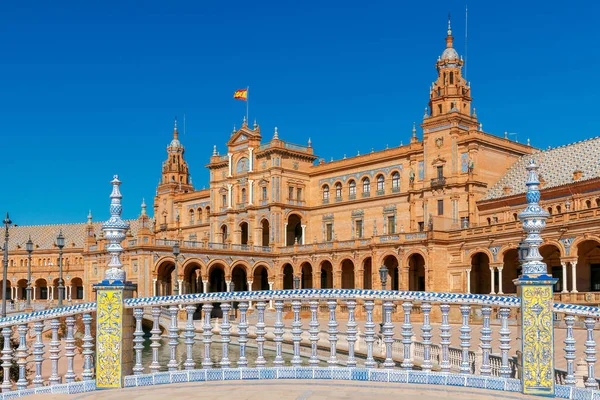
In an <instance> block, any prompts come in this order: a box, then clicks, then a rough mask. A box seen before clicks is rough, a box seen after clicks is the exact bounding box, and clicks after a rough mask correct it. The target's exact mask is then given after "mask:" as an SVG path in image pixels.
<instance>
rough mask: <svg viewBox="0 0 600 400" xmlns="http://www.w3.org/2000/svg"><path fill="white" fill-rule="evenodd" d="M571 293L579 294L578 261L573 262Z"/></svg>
mask: <svg viewBox="0 0 600 400" xmlns="http://www.w3.org/2000/svg"><path fill="white" fill-rule="evenodd" d="M571 279H572V280H573V282H571V293H577V261H571Z"/></svg>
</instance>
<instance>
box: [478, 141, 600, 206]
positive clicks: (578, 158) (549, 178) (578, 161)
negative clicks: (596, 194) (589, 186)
mask: <svg viewBox="0 0 600 400" xmlns="http://www.w3.org/2000/svg"><path fill="white" fill-rule="evenodd" d="M531 159H534V160H535V162H536V164H538V165H539V166H540V169H539V175H540V181H541V182H543V184H542V190H543V189H547V188H552V187H557V186H562V185H566V184H568V183H574V182H582V181H586V180H589V179H594V178H598V177H600V137H595V138H591V139H587V140H582V141H581V142H575V143H572V144H568V145H565V146H560V147H556V148H553V149H549V150H544V151H540V152H539V153H535V154H526V155H524V156H522V157H521V158H520V159H519V160H517V161H516V162H515V163H514V164H513V165H512V166H511V167H510V168H509V169H508V171H507V172H506V174H505V175H504V176H503V177H502V178H500V180H499V181H498V182H496V183H495V184H494V185H493V186H492V187H491V188H490V189H489V190H488V191H487V193H486V194H485V196H483V198H482V199H481V200H482V201H483V200H493V199H499V198H502V197H508V196H514V195H517V194H522V193H525V192H526V191H527V188H526V186H525V182H526V181H527V171H526V170H525V166H526V165H527V163H528V162H529V160H531ZM575 171H580V172H581V177H580V178H579V179H577V180H575V179H574V175H575V174H574V173H575Z"/></svg>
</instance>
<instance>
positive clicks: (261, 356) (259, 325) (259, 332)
mask: <svg viewBox="0 0 600 400" xmlns="http://www.w3.org/2000/svg"><path fill="white" fill-rule="evenodd" d="M265 308H267V303H265V302H264V301H259V302H258V303H256V310H257V311H258V316H257V321H256V347H257V355H256V368H264V367H265V365H266V364H267V360H265V333H266V332H265Z"/></svg>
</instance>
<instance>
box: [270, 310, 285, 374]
mask: <svg viewBox="0 0 600 400" xmlns="http://www.w3.org/2000/svg"><path fill="white" fill-rule="evenodd" d="M273 326H274V328H275V329H274V330H273V333H274V334H275V338H273V341H274V342H275V360H274V361H273V365H275V366H276V367H281V366H283V356H282V355H281V350H282V348H281V347H282V344H283V327H284V326H285V325H284V324H283V300H275V324H274V325H273Z"/></svg>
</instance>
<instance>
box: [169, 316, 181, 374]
mask: <svg viewBox="0 0 600 400" xmlns="http://www.w3.org/2000/svg"><path fill="white" fill-rule="evenodd" d="M178 312H179V308H178V307H177V306H175V305H172V306H169V315H170V317H171V325H170V326H169V350H170V353H171V358H170V359H169V362H168V363H167V368H168V369H169V371H177V368H178V367H179V363H178V362H177V345H178V344H179V329H178V328H177V313H178Z"/></svg>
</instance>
